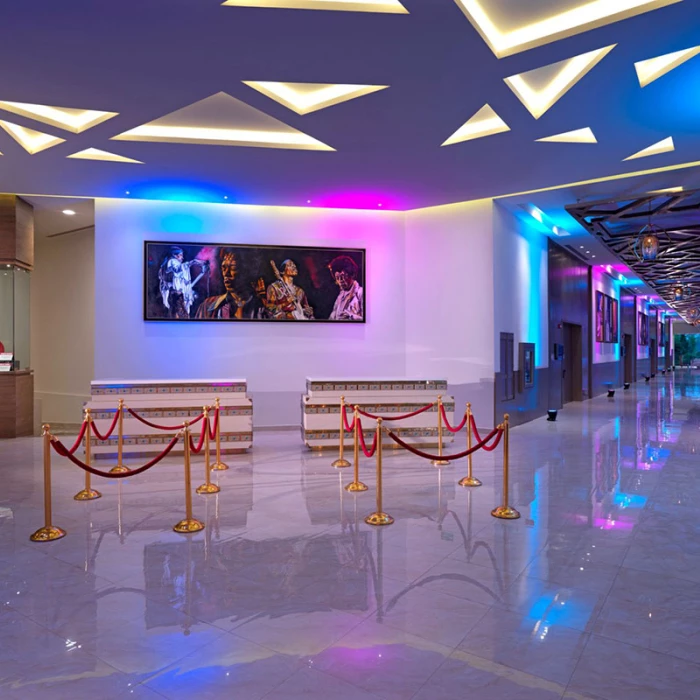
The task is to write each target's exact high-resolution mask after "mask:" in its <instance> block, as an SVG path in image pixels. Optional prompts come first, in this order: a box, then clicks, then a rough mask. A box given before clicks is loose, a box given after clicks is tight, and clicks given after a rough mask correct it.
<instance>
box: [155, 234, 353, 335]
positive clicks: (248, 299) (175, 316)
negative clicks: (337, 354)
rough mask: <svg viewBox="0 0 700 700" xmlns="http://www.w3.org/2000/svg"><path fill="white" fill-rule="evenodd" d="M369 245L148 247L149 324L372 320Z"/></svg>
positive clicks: (162, 244) (171, 244) (168, 244)
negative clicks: (369, 316) (368, 315)
mask: <svg viewBox="0 0 700 700" xmlns="http://www.w3.org/2000/svg"><path fill="white" fill-rule="evenodd" d="M365 292H366V278H365V250H364V249H361V248H312V247H302V246H270V245H239V244H228V243H194V242H192V243H174V242H162V241H146V242H145V244H144V301H143V314H144V320H146V321H183V322H185V321H229V322H235V321H257V322H261V321H300V322H303V321H311V322H314V321H315V322H332V323H365V320H366V316H365V302H366V295H365Z"/></svg>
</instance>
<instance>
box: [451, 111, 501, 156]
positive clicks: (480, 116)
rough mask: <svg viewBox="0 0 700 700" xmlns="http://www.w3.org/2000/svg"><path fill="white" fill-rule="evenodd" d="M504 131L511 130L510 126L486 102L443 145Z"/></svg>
mask: <svg viewBox="0 0 700 700" xmlns="http://www.w3.org/2000/svg"><path fill="white" fill-rule="evenodd" d="M504 131H510V127H509V126H508V124H506V123H505V122H504V121H503V119H501V118H500V117H499V116H498V114H496V112H494V110H493V108H492V107H491V106H490V105H488V104H486V105H484V106H483V107H482V108H481V109H480V110H479V111H478V112H477V113H476V114H475V115H474V116H473V117H471V118H470V119H468V120H467V121H466V122H465V123H464V124H462V126H460V127H459V129H457V131H455V132H454V134H452V136H450V138H448V139H447V141H445V142H444V143H443V144H442V145H443V146H450V145H452V144H453V143H460V142H462V141H471V140H472V139H480V138H481V137H482V136H491V135H492V134H500V133H502V132H504Z"/></svg>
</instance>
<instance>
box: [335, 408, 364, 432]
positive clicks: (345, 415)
mask: <svg viewBox="0 0 700 700" xmlns="http://www.w3.org/2000/svg"><path fill="white" fill-rule="evenodd" d="M340 410H341V411H342V413H343V425H344V426H345V430H347V431H348V432H349V433H351V432H352V431H353V430H355V418H354V417H353V419H352V425H350V424H349V423H348V413H347V411H348V408H347V404H345V403H344V404H343V405H342V406H341V409H340ZM357 410H358V412H359V410H360V409H359V408H358V409H357Z"/></svg>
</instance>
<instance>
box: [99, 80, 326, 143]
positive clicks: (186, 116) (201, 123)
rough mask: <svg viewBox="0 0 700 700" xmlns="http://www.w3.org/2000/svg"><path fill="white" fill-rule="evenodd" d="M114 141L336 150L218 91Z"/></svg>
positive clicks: (138, 127)
mask: <svg viewBox="0 0 700 700" xmlns="http://www.w3.org/2000/svg"><path fill="white" fill-rule="evenodd" d="M112 138H113V139H115V140H117V141H152V142H166V143H196V144H208V145H213V146H255V147H260V148H292V149H302V150H310V151H333V150H335V149H333V148H331V147H330V146H327V145H326V144H325V143H322V142H321V141H318V140H316V139H315V138H313V137H311V136H308V135H307V134H304V133H303V132H301V131H298V130H297V129H294V128H292V127H291V126H288V125H287V124H285V123H284V122H281V121H280V120H279V119H275V118H274V117H271V116H269V115H267V114H265V113H264V112H261V111H260V110H259V109H255V107H251V106H250V105H247V104H246V103H245V102H241V101H240V100H237V99H236V98H235V97H231V95H227V94H226V93H225V92H218V93H216V94H215V95H212V96H211V97H206V98H205V99H203V100H200V101H199V102H195V103H194V104H191V105H188V106H187V107H183V108H182V109H178V110H177V111H175V112H171V113H170V114H166V115H165V116H164V117H160V118H159V119H156V120H155V121H152V122H148V123H147V124H142V125H141V126H137V127H136V128H134V129H130V130H129V131H125V132H124V133H122V134H118V135H117V136H113V137H112Z"/></svg>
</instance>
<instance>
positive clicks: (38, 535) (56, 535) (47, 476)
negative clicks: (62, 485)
mask: <svg viewBox="0 0 700 700" xmlns="http://www.w3.org/2000/svg"><path fill="white" fill-rule="evenodd" d="M41 430H42V433H41V434H42V437H43V439H44V527H40V528H39V529H38V530H37V531H36V532H35V533H34V534H32V535H30V537H29V539H30V540H31V541H32V542H51V540H60V539H61V537H65V536H66V531H65V530H61V528H60V527H54V526H53V525H52V524H51V432H50V427H49V425H48V423H45V424H44V425H42V426H41Z"/></svg>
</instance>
